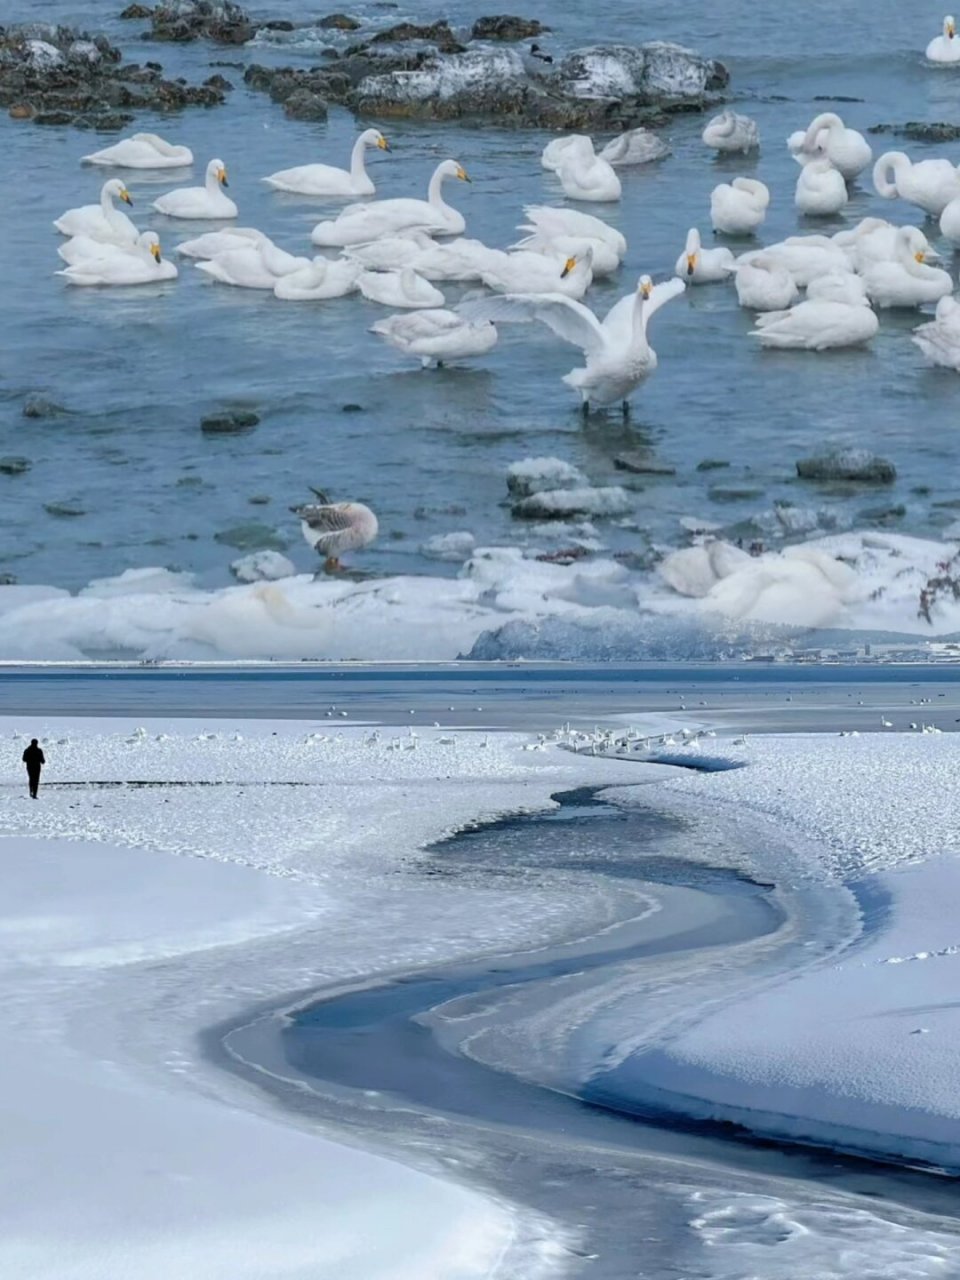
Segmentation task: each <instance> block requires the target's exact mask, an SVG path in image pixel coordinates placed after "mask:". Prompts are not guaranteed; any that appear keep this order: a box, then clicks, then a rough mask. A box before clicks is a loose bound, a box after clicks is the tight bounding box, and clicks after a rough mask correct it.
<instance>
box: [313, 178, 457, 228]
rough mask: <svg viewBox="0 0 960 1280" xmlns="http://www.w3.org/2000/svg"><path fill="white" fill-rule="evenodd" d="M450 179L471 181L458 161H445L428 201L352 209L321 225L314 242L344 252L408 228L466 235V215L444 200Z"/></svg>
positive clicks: (390, 202) (432, 181)
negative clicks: (444, 188)
mask: <svg viewBox="0 0 960 1280" xmlns="http://www.w3.org/2000/svg"><path fill="white" fill-rule="evenodd" d="M447 178H458V179H459V180H460V181H461V182H469V181H470V179H469V178H468V177H467V173H466V170H465V169H464V168H463V167H462V166H461V165H459V164H458V163H457V162H456V160H444V161H443V163H442V164H439V165H438V166H437V168H436V169H435V170H434V173H433V177H432V178H431V179H430V185H429V187H428V188H427V198H426V200H412V199H404V198H401V199H398V200H377V201H374V202H373V203H372V204H353V205H348V206H347V208H346V209H344V211H343V212H342V213H341V214H340V216H339V217H338V218H335V219H334V220H333V221H331V222H319V223H317V225H316V226H315V227H314V228H313V231H312V232H311V233H310V239H311V240H312V241H313V243H314V244H317V245H321V246H324V247H332V248H342V247H344V246H345V245H351V244H368V243H369V242H370V241H371V240H379V239H380V237H381V236H389V235H396V233H397V232H398V231H404V230H406V229H407V228H408V227H423V228H425V229H426V230H428V231H431V232H433V233H434V234H435V235H441V236H459V235H462V233H463V232H464V230H465V229H466V220H465V219H464V216H463V214H462V213H460V212H459V210H457V209H454V208H453V207H452V206H451V205H449V204H447V203H446V201H445V200H444V198H443V184H444V181H445V180H446V179H447Z"/></svg>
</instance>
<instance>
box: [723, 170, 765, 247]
mask: <svg viewBox="0 0 960 1280" xmlns="http://www.w3.org/2000/svg"><path fill="white" fill-rule="evenodd" d="M769 203H770V192H769V190H768V189H767V188H766V187H765V186H764V185H763V183H762V182H758V181H757V179H756V178H734V180H733V182H729V183H728V182H721V183H720V185H719V186H718V187H714V189H713V191H712V192H711V193H710V221H711V222H712V224H713V229H714V231H720V232H722V233H723V234H724V235H728V236H750V235H753V233H754V231H756V229H757V227H759V226H760V224H761V223H762V222H763V220H764V218H765V217H766V216H767V205H768V204H769Z"/></svg>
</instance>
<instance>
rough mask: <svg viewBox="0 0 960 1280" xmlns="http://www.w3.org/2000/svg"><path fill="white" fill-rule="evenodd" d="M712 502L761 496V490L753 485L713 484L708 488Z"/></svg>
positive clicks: (742, 499)
mask: <svg viewBox="0 0 960 1280" xmlns="http://www.w3.org/2000/svg"><path fill="white" fill-rule="evenodd" d="M709 494H710V497H711V498H712V499H713V501H714V502H744V501H747V500H749V499H752V498H760V497H762V496H763V490H762V489H759V488H757V487H756V486H755V485H733V484H715V485H711V487H710V490H709Z"/></svg>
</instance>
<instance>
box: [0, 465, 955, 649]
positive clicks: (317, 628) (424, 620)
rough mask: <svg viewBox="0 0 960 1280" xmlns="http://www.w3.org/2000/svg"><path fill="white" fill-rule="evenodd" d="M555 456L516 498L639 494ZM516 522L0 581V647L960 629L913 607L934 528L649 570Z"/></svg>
mask: <svg viewBox="0 0 960 1280" xmlns="http://www.w3.org/2000/svg"><path fill="white" fill-rule="evenodd" d="M555 463H556V460H551V459H533V460H530V465H529V467H527V470H526V471H524V470H521V472H518V473H517V475H518V482H519V483H520V485H521V488H523V487H524V486H530V485H535V486H540V485H545V486H546V488H545V489H541V488H539V487H538V488H537V489H536V491H535V492H534V493H532V494H531V496H529V497H520V498H519V503H520V504H526V505H525V506H524V508H523V509H524V512H525V514H526V515H527V516H528V517H532V518H542V517H544V516H548V517H562V516H567V517H569V516H570V515H571V514H576V513H582V512H591V513H597V512H602V513H605V514H606V515H607V516H609V515H610V514H611V513H613V512H614V511H623V510H626V509H628V508H630V507H632V506H634V505H636V502H635V499H636V500H637V501H639V495H635V494H630V493H628V491H626V490H624V489H619V488H616V487H613V488H608V489H582V488H569V487H564V486H567V485H569V484H570V482H571V477H570V476H568V475H567V474H566V472H564V471H562V469H559V470H558V468H557V467H556V465H555ZM525 465H526V464H525ZM528 472H529V474H528ZM515 492H519V491H515ZM530 532H531V533H532V534H534V535H535V536H536V538H537V539H538V541H539V543H540V545H539V546H538V545H536V544H535V545H532V546H529V547H526V548H518V547H475V548H473V549H472V550H470V551H469V553H468V558H467V559H466V562H465V563H464V564H463V566H462V567H461V569H460V570H459V572H458V574H457V576H456V577H429V576H396V577H388V578H374V579H364V580H361V581H355V580H353V579H351V578H349V577H339V578H326V579H323V580H316V579H314V577H313V576H312V575H304V574H299V575H296V576H294V577H284V578H282V579H280V580H279V581H273V582H264V581H259V582H254V583H251V584H248V585H238V586H234V587H227V588H223V589H220V590H207V589H204V588H203V587H201V586H199V585H198V584H197V583H195V581H194V580H193V579H192V578H191V576H190V575H189V574H178V573H172V572H170V571H169V570H166V569H162V568H145V569H136V570H127V571H125V572H124V573H122V574H120V575H118V576H117V577H115V578H109V579H100V580H97V581H95V582H92V583H91V584H90V585H89V586H88V587H86V588H84V589H83V590H82V591H81V592H80V593H79V594H77V595H71V594H69V593H68V592H65V591H62V590H60V589H57V588H53V587H43V586H32V587H21V586H0V657H3V658H5V659H26V660H30V659H37V658H39V659H49V660H61V661H69V660H76V659H78V658H84V657H104V656H107V657H118V656H119V657H134V658H141V657H143V658H186V659H191V658H192V659H204V658H206V659H210V658H238V657H243V658H266V659H270V658H274V659H294V658H330V659H351V658H359V659H367V660H391V659H403V658H407V659H409V658H414V659H417V660H419V661H433V660H436V661H441V660H446V659H450V658H455V657H458V656H461V655H466V654H472V656H475V657H481V658H498V657H499V658H516V657H527V658H537V657H543V658H548V659H552V658H556V657H561V658H579V659H581V660H585V661H590V660H604V659H605V658H609V657H619V658H629V659H643V658H645V657H646V658H656V657H659V656H661V653H662V652H663V651H664V648H665V646H666V651H667V653H668V655H669V656H670V657H672V658H674V659H681V658H683V657H689V658H692V657H697V658H701V657H718V656H724V655H726V654H728V653H729V652H731V651H734V652H736V651H748V650H750V649H751V648H754V647H756V646H757V645H758V644H761V645H762V644H769V643H770V642H783V643H788V642H789V641H790V640H791V639H796V638H797V637H802V636H804V635H807V634H808V633H809V629H810V628H829V629H831V634H834V633H835V642H836V636H839V635H841V634H842V633H845V632H849V633H854V632H856V633H859V635H860V636H861V637H867V638H869V637H870V636H872V635H873V636H875V635H877V634H878V633H883V634H884V636H885V637H888V636H889V635H891V634H896V635H900V636H911V637H917V638H933V637H938V636H940V637H943V636H950V635H953V634H955V633H957V632H960V601H957V600H955V599H954V598H953V595H952V593H951V592H949V591H947V592H944V593H942V594H941V595H940V597H939V598H938V599H937V600H935V601H934V602H933V606H932V609H931V621H930V622H928V621H927V620H926V619H925V618H923V617H922V616H921V613H920V607H919V606H920V598H921V597H920V593H921V590H922V589H923V588H924V586H925V584H926V583H927V581H928V579H929V578H930V577H931V576H937V575H938V573H939V572H940V571H939V569H938V566H939V565H941V564H942V563H944V562H945V561H948V560H949V559H950V558H951V556H952V555H953V554H954V552H955V548H953V547H951V546H949V545H947V544H944V543H938V542H931V541H925V540H923V539H919V538H908V537H904V536H900V535H894V534H885V533H864V532H859V533H858V532H849V533H838V534H831V535H829V536H826V537H820V538H815V539H813V540H811V541H809V542H805V543H801V544H798V545H795V546H792V547H789V548H787V549H786V550H785V551H768V552H766V553H764V554H763V555H760V556H751V555H748V554H747V553H746V552H743V551H742V550H740V549H739V548H737V547H735V546H732V545H730V544H727V543H723V542H713V543H710V544H708V545H696V546H693V547H689V548H685V549H684V550H681V551H679V552H675V553H672V554H671V555H669V556H667V558H666V559H665V560H664V561H663V562H662V565H661V568H660V571H659V572H658V571H655V570H649V569H646V568H642V569H636V568H633V567H631V566H630V565H629V564H626V563H623V562H622V561H621V560H617V559H613V558H609V557H606V556H604V555H603V554H602V551H601V544H600V543H599V541H598V540H597V539H596V536H595V531H588V533H587V534H586V535H585V534H584V532H583V531H582V530H578V528H575V527H571V525H570V524H569V523H567V522H564V523H562V525H561V526H560V530H559V532H558V531H552V530H550V529H549V528H541V527H540V526H536V527H535V528H532V529H531V530H530ZM558 537H560V538H561V540H566V541H569V543H571V544H574V543H575V544H578V545H581V546H584V545H585V546H588V547H590V548H591V549H593V550H595V551H597V552H598V554H596V555H595V556H593V557H591V558H588V559H577V560H575V561H574V562H573V563H572V564H566V565H558V564H550V563H544V562H543V561H542V560H540V559H538V558H537V556H538V555H540V554H541V553H546V552H550V551H554V550H556V546H557V539H558ZM461 550H462V551H463V552H466V551H467V543H466V542H465V541H464V542H463V543H462V544H461V545H458V551H457V554H458V555H459V554H460V552H461ZM448 551H450V554H451V555H452V550H450V548H449V547H448V546H446V545H445V544H441V545H439V546H438V547H437V548H436V553H437V554H441V555H446V554H447V552H448ZM238 563H239V562H238ZM243 565H244V567H243V573H244V575H246V574H247V562H246V561H244V562H243ZM263 567H264V566H259V567H258V571H259V570H260V569H262V568H263ZM268 568H269V571H270V572H275V571H276V568H277V566H276V565H271V566H269V567H268Z"/></svg>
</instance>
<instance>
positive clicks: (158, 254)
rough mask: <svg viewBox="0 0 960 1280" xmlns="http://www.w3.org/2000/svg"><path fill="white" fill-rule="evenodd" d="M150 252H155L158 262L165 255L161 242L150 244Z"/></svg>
mask: <svg viewBox="0 0 960 1280" xmlns="http://www.w3.org/2000/svg"><path fill="white" fill-rule="evenodd" d="M150 252H151V253H152V254H153V256H154V259H155V261H157V262H159V261H160V259H161V258H162V257H163V254H162V253H161V252H160V246H159V244H152V245H151V246H150Z"/></svg>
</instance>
